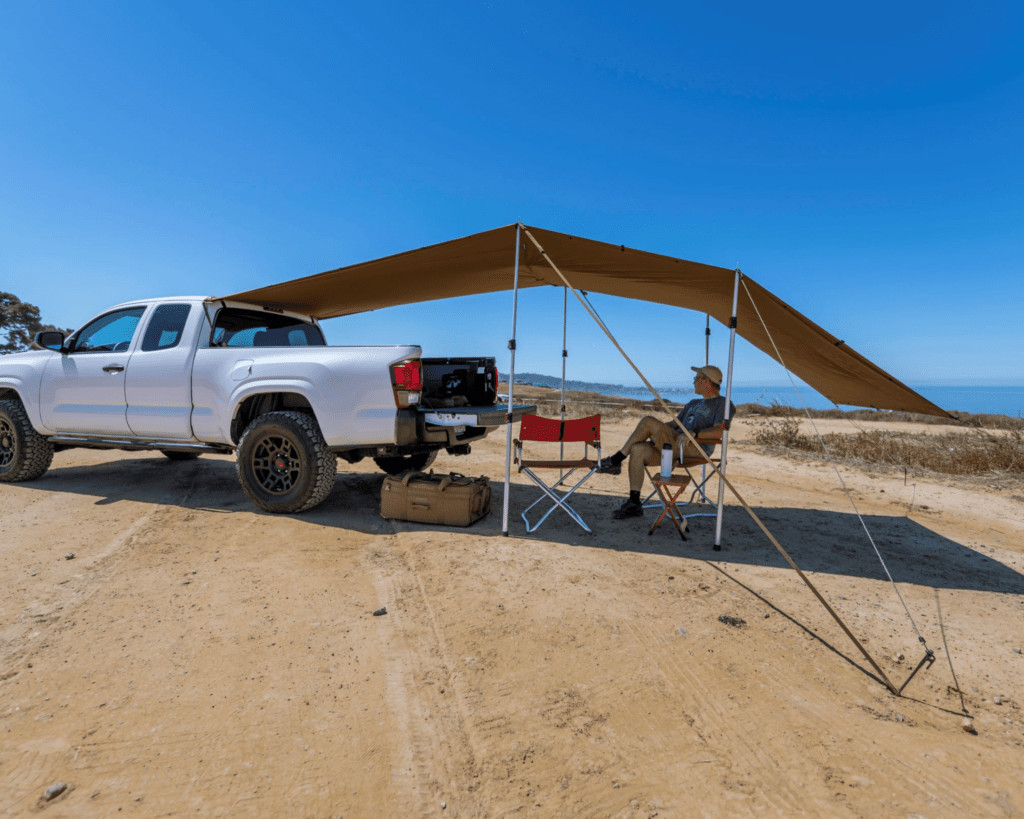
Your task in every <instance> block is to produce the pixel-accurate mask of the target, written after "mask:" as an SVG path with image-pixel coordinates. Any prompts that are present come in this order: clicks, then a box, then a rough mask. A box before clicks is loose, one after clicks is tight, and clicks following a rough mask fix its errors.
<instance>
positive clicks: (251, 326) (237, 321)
mask: <svg viewBox="0 0 1024 819" xmlns="http://www.w3.org/2000/svg"><path fill="white" fill-rule="evenodd" d="M210 341H211V343H212V344H213V346H214V347H325V346H327V343H326V342H325V341H324V336H323V333H321V332H320V328H319V327H317V326H316V325H315V324H307V323H305V322H304V321H299V320H298V319H294V318H291V317H289V316H282V315H279V314H276V313H264V312H262V311H260V310H239V309H237V308H225V309H224V310H221V311H220V313H218V314H217V321H216V324H215V325H214V328H213V337H212V338H211V340H210Z"/></svg>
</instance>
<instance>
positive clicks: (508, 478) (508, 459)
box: [501, 222, 521, 537]
mask: <svg viewBox="0 0 1024 819" xmlns="http://www.w3.org/2000/svg"><path fill="white" fill-rule="evenodd" d="M520 227H521V225H520V223H518V222H517V223H516V272H515V275H514V276H513V278H512V338H511V339H509V342H508V349H509V351H510V352H511V354H512V356H511V360H510V361H509V365H508V410H507V411H506V413H505V429H506V432H505V496H504V498H502V509H501V533H502V535H504V536H505V537H508V496H509V489H510V486H511V484H512V385H513V384H514V383H515V380H516V314H517V312H518V311H519V230H520Z"/></svg>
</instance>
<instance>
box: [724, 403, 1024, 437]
mask: <svg viewBox="0 0 1024 819" xmlns="http://www.w3.org/2000/svg"><path fill="white" fill-rule="evenodd" d="M808 413H809V414H810V416H811V418H835V419H846V420H851V421H886V422H889V423H898V422H904V423H913V424H928V425H930V426H935V425H943V426H955V425H957V424H958V423H959V424H961V425H963V426H964V427H971V428H973V429H1002V430H1021V431H1024V418H1019V417H1014V416H1012V415H994V414H991V413H970V412H953V413H951V414H952V415H953V416H954V418H955V420H954V419H953V418H945V417H941V416H938V415H921V414H920V413H916V412H896V411H889V410H871V409H856V410H839V409H827V410H819V409H812V410H804V409H803V407H800V408H797V407H790V406H788V405H786V404H768V405H765V404H740V405H739V406H738V407H736V417H737V418H743V417H746V418H806V417H807V415H808Z"/></svg>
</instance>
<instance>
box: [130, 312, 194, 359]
mask: <svg viewBox="0 0 1024 819" xmlns="http://www.w3.org/2000/svg"><path fill="white" fill-rule="evenodd" d="M191 309H192V308H191V306H190V305H188V304H161V305H160V306H159V307H157V308H156V310H154V311H153V317H152V318H151V319H150V320H149V324H148V325H147V326H146V334H145V335H144V336H143V337H142V351H143V352H145V353H148V352H152V351H153V350H169V349H171V348H172V347H177V346H178V342H179V341H181V334H182V332H183V331H184V329H185V322H186V321H188V314H189V312H190V311H191Z"/></svg>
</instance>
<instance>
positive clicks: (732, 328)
mask: <svg viewBox="0 0 1024 819" xmlns="http://www.w3.org/2000/svg"><path fill="white" fill-rule="evenodd" d="M739 299H740V269H739V268H738V267H737V268H736V280H735V283H734V285H733V290H732V318H730V319H729V363H728V365H727V366H726V376H725V429H724V430H723V431H722V462H721V464H719V469H720V470H721V480H719V481H718V515H717V517H716V518H715V551H716V552H720V551H722V511H723V508H722V507H723V503H724V501H725V480H724V479H725V463H726V457H727V456H728V454H729V421H730V420H731V419H730V418H729V407H730V403H729V402H730V401H731V400H732V363H733V358H734V356H735V353H736V308H737V307H738V306H739Z"/></svg>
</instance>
